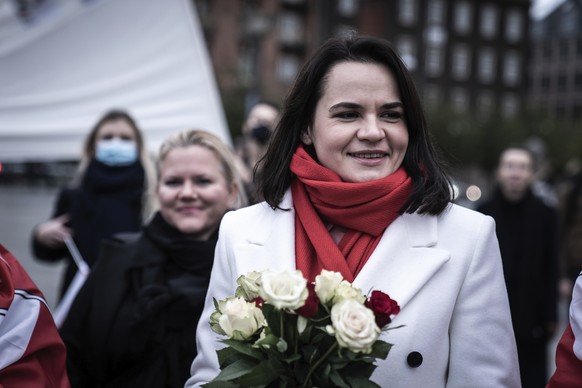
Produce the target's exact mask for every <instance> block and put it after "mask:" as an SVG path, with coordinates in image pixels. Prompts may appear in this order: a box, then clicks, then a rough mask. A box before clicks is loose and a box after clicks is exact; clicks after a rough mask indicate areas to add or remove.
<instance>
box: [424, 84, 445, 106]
mask: <svg viewBox="0 0 582 388" xmlns="http://www.w3.org/2000/svg"><path fill="white" fill-rule="evenodd" d="M442 97H443V96H442V93H441V89H440V88H439V87H438V85H435V84H427V85H426V86H425V87H424V100H425V101H426V103H427V104H428V105H429V106H433V107H434V106H438V105H439V104H440V103H441V101H442Z"/></svg>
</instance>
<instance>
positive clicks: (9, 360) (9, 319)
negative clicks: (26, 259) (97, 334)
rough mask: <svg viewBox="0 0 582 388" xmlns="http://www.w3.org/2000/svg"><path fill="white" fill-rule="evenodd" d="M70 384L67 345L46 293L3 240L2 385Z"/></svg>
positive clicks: (56, 387) (64, 387)
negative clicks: (50, 308)
mask: <svg viewBox="0 0 582 388" xmlns="http://www.w3.org/2000/svg"><path fill="white" fill-rule="evenodd" d="M18 387H46V388H69V387H70V385H69V379H68V377H67V373H66V352H65V345H64V344H63V342H62V340H61V337H60V336H59V333H58V331H57V328H56V326H55V323H54V321H53V318H52V315H51V313H50V311H49V309H48V306H47V304H46V301H45V300H44V296H43V294H42V293H41V292H40V291H39V289H38V287H37V286H36V285H35V284H34V282H33V281H32V280H31V279H30V277H29V276H28V274H27V273H26V271H25V270H24V268H23V267H22V266H21V265H20V263H19V262H18V261H17V260H16V258H15V257H14V256H13V255H12V254H11V253H10V252H9V251H8V250H7V249H6V248H5V247H4V246H2V245H1V244H0V388H18Z"/></svg>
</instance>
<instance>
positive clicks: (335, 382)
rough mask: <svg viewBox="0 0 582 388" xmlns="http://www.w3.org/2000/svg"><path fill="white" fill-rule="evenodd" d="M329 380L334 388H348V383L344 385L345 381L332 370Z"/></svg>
mask: <svg viewBox="0 0 582 388" xmlns="http://www.w3.org/2000/svg"><path fill="white" fill-rule="evenodd" d="M329 379H330V381H331V382H332V383H333V385H334V386H335V387H340V388H350V386H349V385H348V383H346V381H345V380H344V379H343V378H342V376H341V375H340V374H339V373H337V371H335V370H332V371H331V372H330V373H329Z"/></svg>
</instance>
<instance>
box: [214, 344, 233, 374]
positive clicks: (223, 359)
mask: <svg viewBox="0 0 582 388" xmlns="http://www.w3.org/2000/svg"><path fill="white" fill-rule="evenodd" d="M216 355H217V356H218V364H219V365H220V368H221V369H222V368H225V367H227V366H228V365H230V364H232V363H233V362H234V361H236V359H237V358H238V355H239V353H238V352H237V351H236V350H234V349H233V348H228V347H227V348H222V349H220V350H217V351H216Z"/></svg>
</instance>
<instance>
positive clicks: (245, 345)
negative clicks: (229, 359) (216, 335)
mask: <svg viewBox="0 0 582 388" xmlns="http://www.w3.org/2000/svg"><path fill="white" fill-rule="evenodd" d="M222 342H223V343H224V344H226V345H228V346H230V347H231V348H232V349H234V350H236V351H237V352H239V353H242V354H246V355H247V356H251V357H252V358H255V359H257V360H264V359H265V355H264V354H263V352H261V350H259V349H257V348H254V347H253V345H252V344H251V343H249V342H241V341H237V340H233V339H226V340H223V341H222Z"/></svg>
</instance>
